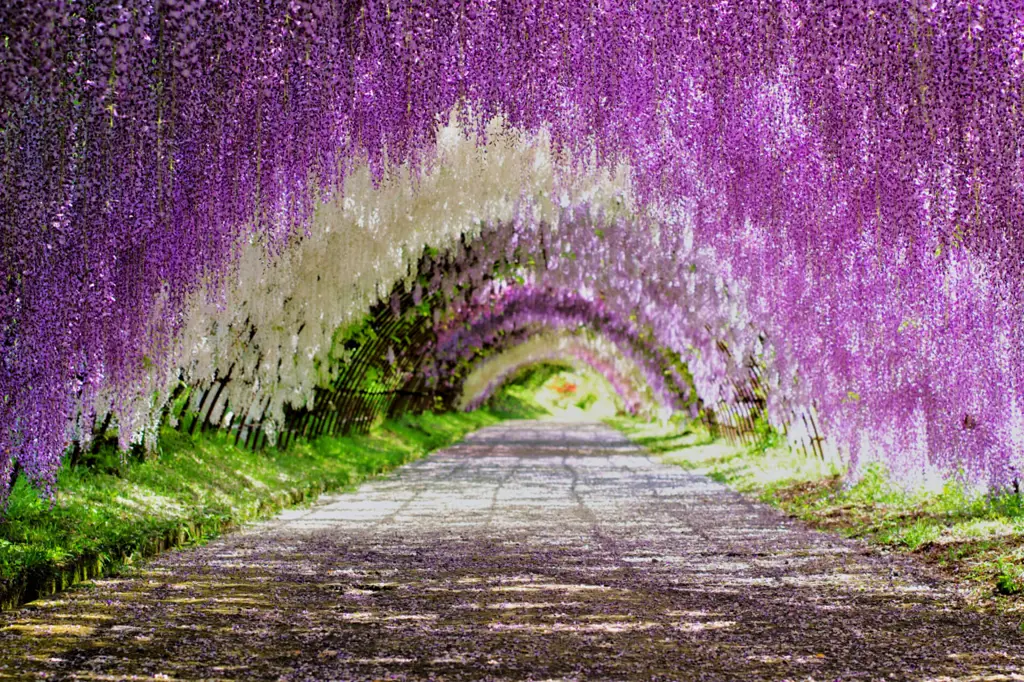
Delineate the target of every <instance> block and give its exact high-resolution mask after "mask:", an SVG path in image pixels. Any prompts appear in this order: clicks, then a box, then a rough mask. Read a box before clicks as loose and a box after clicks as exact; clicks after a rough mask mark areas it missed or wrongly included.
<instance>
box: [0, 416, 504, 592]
mask: <svg viewBox="0 0 1024 682" xmlns="http://www.w3.org/2000/svg"><path fill="white" fill-rule="evenodd" d="M514 416H519V415H518V414H514V413H509V412H506V411H497V410H493V409H483V410H478V411H476V412H473V413H469V414H463V413H458V414H456V413H448V414H443V415H434V414H424V415H417V416H405V417H403V418H401V419H396V420H391V421H388V422H385V423H384V424H383V425H381V426H380V427H378V428H376V429H374V431H373V432H372V433H370V434H368V435H356V436H349V437H345V438H321V439H318V440H316V441H313V442H309V443H297V444H296V445H294V446H293V447H290V448H289V449H288V450H287V451H284V452H280V451H275V450H270V451H266V452H262V453H252V452H248V451H246V450H244V449H241V448H237V447H235V446H234V445H233V443H232V441H231V439H230V438H228V437H227V436H225V435H224V434H217V433H214V434H206V435H202V436H197V437H190V436H188V435H185V434H182V433H180V432H178V431H173V430H166V431H164V432H163V433H162V434H161V439H160V446H159V449H158V454H157V455H156V456H153V457H151V458H150V459H149V460H147V461H135V462H127V463H125V462H122V461H121V459H120V458H119V456H117V455H116V454H114V455H110V454H108V455H107V456H105V457H104V456H101V457H96V458H93V459H92V460H91V461H90V462H89V463H88V464H83V465H78V466H67V465H66V466H65V467H64V468H63V469H62V470H61V472H60V474H59V478H58V486H57V494H56V499H55V500H54V502H53V503H52V505H51V502H50V501H49V500H45V499H41V498H40V497H39V495H38V494H37V492H36V491H35V489H33V488H32V487H31V486H30V485H29V484H28V482H27V481H26V480H24V479H19V480H18V481H17V483H16V484H15V486H14V489H13V491H12V494H11V498H10V504H9V506H8V509H7V512H6V513H5V515H4V517H3V519H2V520H0V608H13V607H15V606H17V605H19V604H21V603H24V602H25V601H29V600H32V599H35V598H37V597H41V596H45V595H47V594H51V593H53V592H55V591H57V590H60V589H63V588H64V587H67V586H68V585H70V584H72V583H74V582H77V581H78V580H82V579H87V578H91V577H95V576H97V575H102V574H107V573H109V572H111V571H113V570H116V569H117V568H118V567H119V566H123V565H126V564H131V563H134V562H137V561H138V560H139V559H141V558H143V557H146V556H149V555H152V554H155V553H157V552H160V551H162V550H164V549H167V548H169V547H173V546H177V545H182V544H188V543H192V542H199V541H202V540H204V539H206V538H209V537H211V536H213V535H216V534H218V533H221V532H223V531H224V530H227V529H229V528H231V527H232V526H234V525H237V524H240V523H243V522H246V521H250V520H253V519H257V518H261V517H265V516H269V515H271V514H273V513H274V512H276V511H277V510H279V509H281V508H283V507H285V506H288V505H289V504H294V503H297V502H301V501H303V500H306V499H311V498H313V497H315V496H316V495H317V494H319V493H321V492H324V491H328V490H338V489H344V488H348V487H351V486H354V485H356V484H358V483H359V482H361V481H363V480H364V479H366V478H368V477H371V476H375V475H378V474H381V473H384V472H387V471H389V470H391V469H394V468H395V467H398V466H401V465H402V464H405V463H407V462H410V461H412V460H414V459H417V458H419V457H421V456H423V455H424V454H425V453H427V452H429V451H431V450H435V449H438V448H441V447H445V446H447V445H449V444H451V443H454V442H456V441H458V440H459V439H461V438H462V437H463V436H465V435H466V434H467V433H469V432H470V431H473V430H475V429H477V428H480V427H481V426H486V425H488V424H492V423H495V422H497V421H500V420H501V419H503V418H508V417H514Z"/></svg>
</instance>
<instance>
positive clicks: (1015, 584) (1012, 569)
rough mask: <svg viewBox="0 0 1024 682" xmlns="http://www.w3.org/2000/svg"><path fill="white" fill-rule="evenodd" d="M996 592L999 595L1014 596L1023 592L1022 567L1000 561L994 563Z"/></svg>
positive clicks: (1023, 568)
mask: <svg viewBox="0 0 1024 682" xmlns="http://www.w3.org/2000/svg"><path fill="white" fill-rule="evenodd" d="M996 568H997V571H996V591H997V592H999V594H1005V595H1015V594H1021V593H1022V592H1024V567H1022V566H1021V564H1020V563H1019V562H1017V563H1014V562H1011V561H1006V560H1004V559H1000V560H999V561H998V562H997V563H996Z"/></svg>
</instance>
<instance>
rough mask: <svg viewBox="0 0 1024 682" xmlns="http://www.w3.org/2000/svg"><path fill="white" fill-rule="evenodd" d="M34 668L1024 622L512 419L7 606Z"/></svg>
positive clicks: (359, 659) (699, 482)
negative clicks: (347, 489) (971, 607)
mask: <svg viewBox="0 0 1024 682" xmlns="http://www.w3.org/2000/svg"><path fill="white" fill-rule="evenodd" d="M33 677H47V678H51V679H54V678H56V679H61V678H75V679H103V680H112V679H166V678H168V677H170V678H187V679H195V678H206V679H238V680H248V679H289V680H307V679H308V680H321V679H346V680H347V679H467V680H469V679H473V680H476V679H517V680H520V679H530V680H550V679H580V680H584V679H586V680H591V679H685V680H691V679H702V680H703V679H708V680H714V679H737V680H759V679H772V680H775V679H793V680H808V679H813V680H836V679H841V680H860V679H882V678H883V677H885V678H888V679H926V680H947V679H955V680H967V679H986V680H988V679H993V680H995V679H1024V635H1022V634H1021V633H1020V632H1019V631H1017V630H1016V629H1015V624H1014V623H1007V622H999V621H995V620H992V619H988V618H983V617H981V616H978V615H975V614H971V613H967V612H964V611H963V610H961V609H960V607H959V605H958V602H957V601H956V599H955V597H953V596H952V595H950V594H949V593H948V592H947V591H946V590H945V589H944V588H942V587H941V586H939V585H935V584H931V583H930V582H929V581H928V580H927V579H925V578H923V577H922V576H921V575H919V574H917V573H916V571H915V570H914V569H912V568H910V567H909V566H907V565H905V564H897V563H893V560H892V559H890V558H886V557H882V556H879V555H877V554H873V553H868V552H866V551H865V549H864V548H863V547H861V546H860V545H858V544H856V543H853V542H847V541H842V540H837V539H835V538H833V537H830V536H827V535H823V534H820V533H816V532H812V531H809V530H806V529H804V528H802V527H801V526H800V525H798V524H796V523H792V522H789V521H788V520H786V519H785V518H783V517H781V516H780V515H779V514H778V513H777V512H775V511H773V510H771V509H769V508H767V507H763V506H755V505H752V504H750V503H748V502H746V501H744V500H743V499H741V498H740V497H739V496H737V495H735V494H733V493H731V492H729V491H728V490H726V489H725V488H724V487H722V486H720V485H718V484H716V483H713V482H710V481H708V480H707V479H705V478H702V477H699V476H694V475H692V474H688V473H686V472H684V471H682V470H680V469H676V468H672V467H668V466H664V465H661V464H658V463H657V462H655V461H654V460H652V459H651V458H649V457H647V456H645V455H644V453H642V452H639V451H638V450H637V449H636V448H634V447H633V446H631V445H630V444H629V443H628V442H627V441H625V440H624V439H623V437H622V436H620V435H618V434H617V433H615V432H614V431H612V430H610V429H608V428H606V427H604V426H600V425H572V426H568V425H565V424H557V423H540V422H513V423H507V424H505V425H501V426H497V427H491V428H489V429H485V430H484V431H481V432H478V433H477V434H475V435H473V436H471V437H470V438H468V439H467V440H466V441H465V442H464V443H462V444H460V445H457V446H455V447H452V448H450V449H448V450H445V451H443V452H440V453H438V454H436V455H434V456H432V457H430V458H429V459H427V460H424V461H421V462H419V463H417V464H414V465H412V466H409V467H407V468H405V469H403V470H402V471H400V472H399V473H398V474H396V475H395V476H393V477H391V478H388V479H385V480H380V481H377V482H373V483H370V484H367V485H364V486H363V487H362V488H360V489H359V491H358V492H356V493H354V494H347V495H338V496H333V497H327V498H323V499H322V500H321V503H320V504H318V505H317V506H316V507H314V508H312V509H300V510H295V511H292V512H289V513H285V514H283V515H282V516H280V517H279V518H277V519H276V520H274V521H272V522H270V523H267V524H263V525H260V526H257V527H253V528H251V529H249V530H247V531H245V532H241V533H237V534H234V535H231V536H229V537H226V538H223V539H221V540H219V541H216V542H214V543H212V544H210V545H208V546H206V547H203V548H199V549H195V550H191V551H184V552H176V553H172V554H169V555H166V556H164V557H163V558H161V559H159V560H157V561H155V562H153V563H151V564H149V565H147V566H146V567H145V568H144V569H142V570H140V571H139V572H138V575H137V576H133V577H130V578H128V579H123V580H107V581H99V582H97V583H96V584H95V586H94V587H93V588H91V589H77V590H73V591H71V592H69V593H66V594H65V595H64V596H62V597H60V598H58V599H56V600H53V601H49V602H38V603H37V604H36V605H34V606H33V607H30V608H28V609H25V610H22V611H20V612H15V613H9V614H5V615H3V616H0V679H9V678H17V679H23V678H33Z"/></svg>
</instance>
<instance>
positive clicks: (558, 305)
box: [177, 235, 821, 453]
mask: <svg viewBox="0 0 1024 682" xmlns="http://www.w3.org/2000/svg"><path fill="white" fill-rule="evenodd" d="M546 241H547V240H546V238H545V237H544V236H543V235H542V236H541V238H540V239H539V243H540V244H541V252H540V254H538V255H539V262H538V263H537V264H536V267H539V268H540V269H541V271H542V272H543V271H546V270H547V269H548V267H549V256H548V250H547V248H546V246H547V243H546ZM492 247H493V245H491V244H489V243H488V242H487V241H486V239H484V240H480V239H478V240H476V241H473V240H468V239H466V238H463V239H462V240H461V241H460V243H459V245H458V248H457V250H456V252H454V253H446V254H437V253H436V252H433V251H432V250H430V249H427V251H426V252H425V253H424V255H423V256H422V257H421V259H420V263H419V266H418V268H417V272H418V273H419V274H418V276H417V278H416V279H415V280H414V281H410V282H406V283H403V284H400V285H398V286H397V287H396V288H395V290H394V291H393V292H392V294H391V296H390V297H389V298H388V299H387V300H386V301H382V302H380V303H378V304H377V305H376V306H375V307H374V308H373V309H372V311H371V313H370V315H369V316H368V317H367V319H366V320H365V321H364V322H363V323H362V324H361V325H359V327H358V328H357V329H356V330H355V333H354V334H350V337H345V338H342V339H340V340H339V343H340V344H341V345H342V347H343V348H344V351H345V352H344V361H343V362H342V363H340V366H339V368H338V369H337V371H336V373H335V375H334V376H335V378H334V379H333V380H332V381H331V382H330V383H329V384H328V385H325V386H321V387H318V388H316V389H315V391H314V397H313V400H312V405H311V406H298V407H296V406H288V407H286V409H285V413H284V419H283V423H280V424H276V423H271V424H268V423H267V422H266V420H265V419H264V415H265V412H266V403H267V401H266V400H264V399H262V398H260V397H257V398H256V399H254V400H253V401H252V403H251V404H249V405H247V406H242V409H238V410H236V409H233V408H234V406H229V405H228V404H227V402H226V398H222V397H221V396H222V393H223V392H224V387H225V386H226V385H227V384H228V383H229V382H230V381H232V379H233V377H232V370H233V367H229V369H228V371H226V372H225V373H224V376H223V377H222V378H218V379H216V380H215V381H214V382H213V383H212V384H211V385H210V386H209V387H207V388H206V389H205V390H204V391H201V393H200V397H199V398H198V400H197V401H195V400H194V401H192V404H193V405H194V406H196V409H195V414H194V415H193V416H192V417H191V418H181V417H182V416H183V415H182V414H180V413H183V412H185V411H186V410H187V403H186V406H185V407H182V408H181V410H180V413H179V415H177V416H178V422H179V423H180V424H182V427H183V428H185V427H186V426H187V428H188V430H189V431H192V432H194V431H196V430H197V429H198V430H204V429H208V428H211V427H219V428H222V429H225V430H227V431H229V432H230V433H233V434H234V437H235V441H236V443H238V444H240V445H245V446H246V447H249V448H252V449H259V448H262V447H263V446H264V445H266V444H267V443H268V442H273V443H276V444H277V445H279V446H280V447H287V446H288V445H289V444H290V443H292V442H294V440H295V439H297V438H315V437H318V436H321V435H327V434H330V435H338V434H343V433H346V432H351V431H365V430H366V429H368V428H369V427H370V426H371V425H372V424H373V423H375V422H376V421H377V420H379V419H380V418H382V417H384V416H388V415H394V414H398V413H401V412H402V411H413V412H417V411H422V410H424V409H431V408H434V407H439V408H444V409H451V408H453V407H454V406H455V403H456V401H457V398H458V396H459V395H460V393H461V382H462V381H463V380H464V379H465V378H466V376H467V375H468V373H469V369H470V368H471V367H472V366H473V364H474V363H476V362H479V361H480V360H482V359H484V358H486V357H488V356H490V355H492V354H494V353H498V352H501V351H502V350H504V349H507V348H509V347H511V346H514V345H516V344H518V343H522V342H523V341H525V340H526V339H528V338H530V337H531V336H533V335H535V334H537V333H539V332H541V331H543V330H544V329H547V328H551V327H552V326H555V327H557V326H564V327H571V326H585V327H589V328H592V329H594V330H596V331H598V332H600V333H602V334H604V335H607V336H609V337H610V338H612V339H614V340H615V341H616V343H617V345H618V346H619V347H620V349H622V350H623V351H624V352H626V353H627V354H628V355H629V356H630V357H632V358H633V359H634V360H638V361H639V363H640V364H641V365H644V366H647V367H648V375H649V376H650V377H653V378H655V381H656V383H658V384H659V385H662V384H663V385H662V386H661V390H662V391H663V393H664V394H665V395H668V396H670V398H669V401H670V402H671V403H673V404H674V405H675V406H676V407H679V406H685V405H687V404H691V405H693V408H694V409H693V412H694V413H695V414H696V413H698V412H699V413H700V414H701V415H702V417H703V419H704V420H705V422H706V423H707V424H708V426H709V428H710V429H711V430H712V432H713V433H716V434H718V435H722V436H724V437H726V438H728V439H730V440H732V441H733V442H735V443H737V444H739V443H749V442H751V441H752V439H754V438H755V437H756V435H757V433H758V425H759V422H760V421H761V420H762V418H763V416H764V413H765V397H766V393H765V389H764V387H763V385H762V382H761V379H760V365H759V364H758V361H757V359H756V358H755V357H753V356H749V355H748V357H745V358H733V357H732V355H731V353H730V349H729V346H728V344H727V343H726V342H725V341H722V340H717V341H716V347H717V350H718V352H720V353H721V354H722V355H723V357H726V358H728V360H729V362H737V363H738V362H742V363H743V366H744V367H745V368H746V374H745V375H743V376H740V377H739V378H738V379H737V378H736V377H730V378H729V386H728V387H724V388H727V390H723V391H722V394H723V395H726V394H727V395H729V396H730V400H725V399H721V400H719V401H717V402H716V403H714V404H713V405H712V404H703V403H701V402H700V401H699V400H697V399H695V398H696V397H695V396H693V385H692V381H691V380H690V378H689V374H688V370H687V368H686V364H685V362H684V361H683V360H682V358H681V357H680V356H679V355H678V353H675V352H673V351H671V350H669V349H668V348H666V347H665V346H663V345H660V344H659V343H658V342H657V339H656V338H655V336H654V335H653V333H652V332H651V330H650V329H648V328H646V327H644V325H642V324H640V323H639V322H637V320H636V319H634V318H633V316H631V317H630V318H629V319H621V318H617V317H616V315H615V314H613V312H612V311H611V310H610V309H608V308H606V307H605V306H604V305H603V303H602V301H601V300H594V299H592V298H587V297H585V296H582V295H579V293H578V292H567V291H560V292H559V291H550V290H545V289H535V288H531V287H530V286H528V285H522V284H515V283H514V282H516V281H519V280H518V279H516V277H518V276H519V275H521V272H522V267H523V264H524V261H527V260H528V258H529V254H525V255H524V254H523V253H519V252H516V253H513V254H502V253H500V252H499V255H498V256H494V255H493V253H494V251H493V248H492ZM456 263H458V265H459V267H456ZM481 266H484V267H481ZM481 273H483V274H481ZM510 282H511V283H510ZM495 285H498V286H497V288H495ZM424 286H426V287H428V288H429V289H430V290H431V293H429V294H427V295H426V296H424V295H423V288H424ZM541 313H543V314H541ZM545 315H546V316H547V317H548V319H546V320H545V319H543V318H544V316H545ZM706 329H707V332H708V333H709V334H713V332H712V330H711V328H710V327H707V328H706ZM460 344H462V346H463V348H462V350H465V347H466V346H469V347H471V348H474V349H475V350H473V352H472V353H470V354H469V355H468V356H461V357H460V355H459V352H458V351H459V350H460ZM691 396H692V397H691ZM221 415H223V417H221ZM792 416H793V419H794V420H797V419H799V420H800V421H801V422H803V423H804V424H807V425H808V426H807V428H806V429H805V430H806V431H807V432H808V433H813V436H812V437H810V438H808V439H807V442H806V443H804V444H803V446H804V447H805V449H806V446H807V445H810V447H811V448H812V450H814V451H815V452H817V453H820V452H821V447H820V444H821V438H820V435H819V433H818V429H817V425H816V423H815V422H814V421H813V413H810V414H807V413H803V414H797V413H795V412H794V414H793V415H792Z"/></svg>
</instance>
